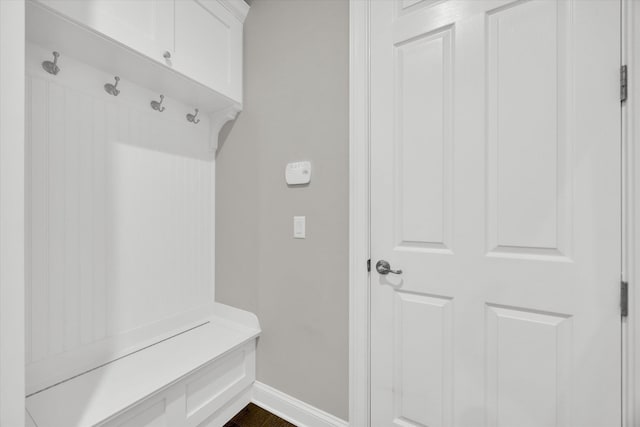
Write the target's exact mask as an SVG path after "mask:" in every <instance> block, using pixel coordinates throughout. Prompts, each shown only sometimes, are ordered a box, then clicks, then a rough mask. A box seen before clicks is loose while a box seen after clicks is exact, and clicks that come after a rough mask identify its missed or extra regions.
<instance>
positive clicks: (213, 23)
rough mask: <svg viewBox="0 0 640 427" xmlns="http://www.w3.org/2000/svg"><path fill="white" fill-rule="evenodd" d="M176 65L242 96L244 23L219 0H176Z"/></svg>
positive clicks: (232, 94) (227, 92)
mask: <svg viewBox="0 0 640 427" xmlns="http://www.w3.org/2000/svg"><path fill="white" fill-rule="evenodd" d="M173 64H174V68H175V69H176V70H178V71H180V72H181V73H183V74H185V75H187V76H189V77H191V78H193V79H195V80H197V81H199V82H201V83H203V84H205V85H207V86H209V87H211V88H214V89H215V90H217V91H219V92H221V93H223V94H225V95H227V96H229V97H230V98H233V99H234V100H238V101H239V100H241V99H242V88H241V82H242V24H241V23H240V22H239V21H238V20H237V19H235V17H234V16H233V15H232V14H231V13H230V12H229V11H228V10H227V9H225V8H224V7H223V6H222V5H220V3H219V2H218V1H217V0H198V1H196V0H176V2H175V55H174V59H173Z"/></svg>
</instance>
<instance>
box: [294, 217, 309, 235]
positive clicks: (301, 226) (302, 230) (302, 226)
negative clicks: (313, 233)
mask: <svg viewBox="0 0 640 427" xmlns="http://www.w3.org/2000/svg"><path fill="white" fill-rule="evenodd" d="M306 222H307V217H305V216H294V217H293V237H294V238H295V239H304V238H306V237H307V230H306V228H307V226H306Z"/></svg>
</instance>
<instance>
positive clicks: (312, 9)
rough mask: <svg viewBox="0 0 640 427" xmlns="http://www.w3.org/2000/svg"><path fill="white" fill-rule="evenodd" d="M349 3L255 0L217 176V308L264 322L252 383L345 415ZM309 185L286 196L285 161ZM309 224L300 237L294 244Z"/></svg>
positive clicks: (287, 191)
mask: <svg viewBox="0 0 640 427" xmlns="http://www.w3.org/2000/svg"><path fill="white" fill-rule="evenodd" d="M348 15H349V5H348V2H347V1H346V0H322V1H319V0H256V1H254V2H252V7H251V11H250V12H249V16H248V18H247V21H246V24H245V42H244V48H245V51H244V57H245V81H244V90H245V95H244V96H245V102H244V107H245V109H244V111H243V112H242V113H241V114H240V116H239V117H238V119H237V120H236V122H235V123H233V124H231V125H229V126H227V127H226V128H225V129H223V132H222V135H221V141H222V144H221V146H220V148H219V149H218V155H217V164H216V168H217V172H216V183H217V184H216V185H217V187H216V206H217V211H216V233H217V234H216V298H217V300H218V301H220V302H223V303H226V304H230V305H233V306H237V307H240V308H244V309H246V310H250V311H253V312H255V313H256V314H257V315H258V317H259V319H260V322H261V324H262V328H263V335H262V337H261V339H260V341H259V344H258V362H257V363H258V374H257V375H258V381H261V382H263V383H265V384H267V385H269V386H271V387H274V388H276V389H278V390H280V391H282V392H284V393H287V394H289V395H291V396H293V397H295V398H297V399H300V400H302V401H304V402H307V403H309V404H311V405H313V406H316V407H318V408H320V409H322V410H324V411H327V412H329V413H331V414H333V415H335V416H337V417H340V418H342V419H347V417H348V357H349V355H348V183H349V179H348V135H349V132H348V131H349V117H348V101H349V98H348V79H349V16H348ZM296 160H310V161H311V162H312V166H313V171H312V180H311V184H310V185H309V186H306V187H301V188H289V187H287V185H286V183H285V181H284V168H285V165H286V164H287V163H288V162H291V161H296ZM294 215H306V217H307V238H306V239H305V240H298V239H293V237H292V236H293V216H294Z"/></svg>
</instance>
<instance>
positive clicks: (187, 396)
mask: <svg viewBox="0 0 640 427" xmlns="http://www.w3.org/2000/svg"><path fill="white" fill-rule="evenodd" d="M255 346H256V342H255V340H251V341H250V342H248V343H247V344H245V345H243V346H242V347H239V348H237V349H235V350H233V351H231V352H230V353H228V354H226V355H224V356H222V357H221V358H220V359H218V360H216V361H214V362H212V363H210V364H208V365H206V366H204V367H202V368H200V369H198V370H196V371H195V372H193V373H191V374H190V375H188V376H187V377H185V378H183V379H182V380H180V381H179V382H177V383H175V384H174V385H171V386H169V387H168V388H166V389H164V390H161V391H159V392H158V393H156V394H155V395H153V396H150V397H149V398H147V399H146V400H144V401H143V402H141V403H139V404H137V405H135V406H133V407H131V408H130V409H128V410H127V411H126V412H124V413H122V414H120V415H118V416H117V417H115V418H112V419H111V420H109V421H107V422H106V423H105V424H102V425H103V426H104V427H199V426H201V425H203V424H206V425H218V424H219V425H222V424H224V422H226V421H228V420H227V419H223V418H225V417H227V415H228V414H226V413H225V414H221V412H224V411H223V410H224V409H225V408H227V406H228V405H229V404H230V403H231V402H235V403H236V404H237V403H238V402H236V401H237V400H238V399H239V398H240V399H245V400H246V402H244V403H243V404H241V406H240V407H243V406H244V405H246V404H248V403H249V401H248V397H246V396H249V395H248V394H247V393H244V392H245V391H246V390H247V389H248V388H249V387H250V386H251V384H253V382H254V381H255ZM231 415H233V414H231ZM212 422H213V424H211V423H212Z"/></svg>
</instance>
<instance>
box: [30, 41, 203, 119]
mask: <svg viewBox="0 0 640 427" xmlns="http://www.w3.org/2000/svg"><path fill="white" fill-rule="evenodd" d="M59 57H60V54H59V53H58V52H53V61H44V62H43V63H42V68H43V69H44V70H45V71H46V72H47V73H49V74H53V75H54V76H55V75H57V74H58V73H59V72H60V67H59V66H58V58H59ZM114 80H115V83H106V84H105V85H104V90H105V92H107V93H108V94H109V95H112V96H118V95H120V89H118V83H119V82H120V77H118V76H115V77H114ZM163 101H164V95H160V101H155V100H154V101H151V103H150V105H151V108H152V109H153V110H155V111H157V112H159V113H162V112H163V111H164V110H165V107H164V106H163V105H162V102H163ZM197 117H198V109H197V108H196V109H195V113H194V114H191V113H189V114H187V115H186V118H187V121H188V122H191V123H193V124H196V125H197V124H198V123H200V119H198V118H197Z"/></svg>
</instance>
